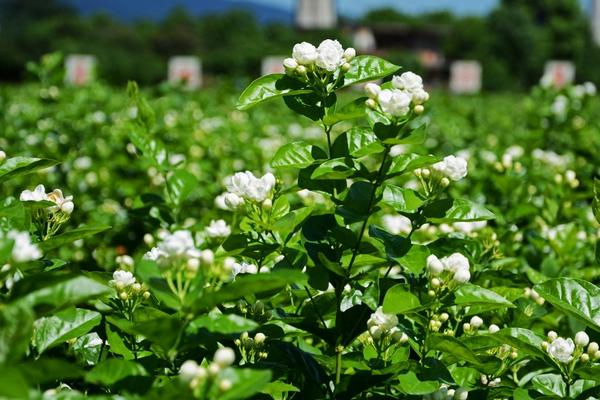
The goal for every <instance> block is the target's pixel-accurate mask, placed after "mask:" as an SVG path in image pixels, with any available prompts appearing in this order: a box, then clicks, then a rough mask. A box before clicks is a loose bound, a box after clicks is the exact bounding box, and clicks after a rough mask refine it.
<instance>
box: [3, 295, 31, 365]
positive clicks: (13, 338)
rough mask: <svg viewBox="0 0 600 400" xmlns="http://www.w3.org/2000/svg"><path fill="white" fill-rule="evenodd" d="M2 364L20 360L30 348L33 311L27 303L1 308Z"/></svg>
mask: <svg viewBox="0 0 600 400" xmlns="http://www.w3.org/2000/svg"><path fill="white" fill-rule="evenodd" d="M0 327H2V328H1V329H0V365H2V364H9V363H14V362H16V361H18V360H19V359H20V358H21V357H22V356H23V355H24V354H25V353H26V352H27V350H28V348H29V342H30V340H31V335H32V332H33V312H32V310H31V309H30V308H29V307H28V306H26V305H7V306H4V307H2V308H0Z"/></svg>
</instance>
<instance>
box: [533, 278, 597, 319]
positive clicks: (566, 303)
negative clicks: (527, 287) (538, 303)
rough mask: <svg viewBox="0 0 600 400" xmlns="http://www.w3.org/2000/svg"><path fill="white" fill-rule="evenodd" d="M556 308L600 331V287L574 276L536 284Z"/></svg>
mask: <svg viewBox="0 0 600 400" xmlns="http://www.w3.org/2000/svg"><path fill="white" fill-rule="evenodd" d="M534 289H535V291H536V292H538V293H539V295H540V296H542V297H543V298H544V299H546V301H548V302H549V303H550V304H552V305H553V306H554V307H555V308H556V309H558V310H559V311H562V312H564V313H566V314H568V315H571V316H573V317H575V318H576V319H578V320H580V321H581V322H583V323H584V324H586V325H587V326H589V327H590V328H592V329H595V330H597V331H600V288H599V287H598V286H596V285H594V284H592V283H589V282H586V281H583V280H580V279H572V278H558V279H550V280H548V281H546V282H543V283H540V284H537V285H535V286H534Z"/></svg>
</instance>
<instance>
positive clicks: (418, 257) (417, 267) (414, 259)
mask: <svg viewBox="0 0 600 400" xmlns="http://www.w3.org/2000/svg"><path fill="white" fill-rule="evenodd" d="M430 254H431V253H430V251H429V249H428V248H427V246H422V245H418V244H413V245H412V246H411V247H410V250H408V253H406V255H404V256H402V257H400V258H397V259H396V261H398V264H400V266H402V268H405V269H407V270H408V271H409V272H411V273H413V274H415V275H416V274H420V273H421V272H422V271H423V269H425V265H426V264H427V257H429V255H430Z"/></svg>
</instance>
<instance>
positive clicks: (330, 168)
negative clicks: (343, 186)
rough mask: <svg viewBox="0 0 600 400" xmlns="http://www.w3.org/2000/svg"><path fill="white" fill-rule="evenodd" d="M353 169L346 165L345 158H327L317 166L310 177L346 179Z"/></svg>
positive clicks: (352, 172)
mask: <svg viewBox="0 0 600 400" xmlns="http://www.w3.org/2000/svg"><path fill="white" fill-rule="evenodd" d="M354 172H355V170H354V169H353V168H352V166H351V165H348V163H347V161H346V159H345V158H343V157H340V158H334V159H332V160H327V161H325V162H324V163H322V164H321V165H319V166H318V167H317V169H315V170H314V171H313V173H312V175H311V176H310V179H346V178H348V177H349V176H351V175H353V174H354Z"/></svg>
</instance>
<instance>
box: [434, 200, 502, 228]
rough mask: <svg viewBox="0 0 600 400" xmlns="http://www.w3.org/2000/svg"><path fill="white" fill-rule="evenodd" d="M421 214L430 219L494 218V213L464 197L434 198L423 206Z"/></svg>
mask: <svg viewBox="0 0 600 400" xmlns="http://www.w3.org/2000/svg"><path fill="white" fill-rule="evenodd" d="M423 214H424V215H425V216H426V217H428V218H429V219H430V220H431V221H433V222H436V223H439V222H456V221H482V220H489V219H494V218H495V216H494V214H493V213H492V212H491V211H490V210H488V209H487V208H485V207H484V206H482V205H481V204H477V203H473V202H470V201H468V200H464V199H441V200H436V201H434V202H432V203H431V204H429V205H428V206H427V207H425V208H424V210H423Z"/></svg>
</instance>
